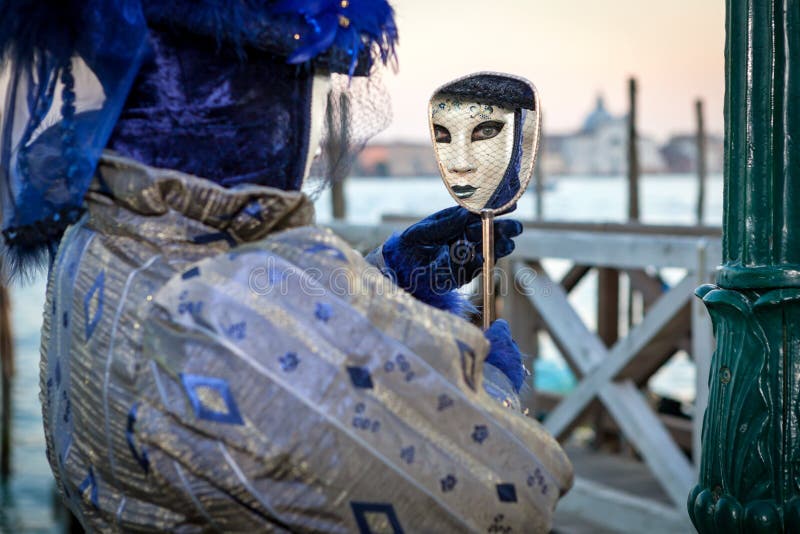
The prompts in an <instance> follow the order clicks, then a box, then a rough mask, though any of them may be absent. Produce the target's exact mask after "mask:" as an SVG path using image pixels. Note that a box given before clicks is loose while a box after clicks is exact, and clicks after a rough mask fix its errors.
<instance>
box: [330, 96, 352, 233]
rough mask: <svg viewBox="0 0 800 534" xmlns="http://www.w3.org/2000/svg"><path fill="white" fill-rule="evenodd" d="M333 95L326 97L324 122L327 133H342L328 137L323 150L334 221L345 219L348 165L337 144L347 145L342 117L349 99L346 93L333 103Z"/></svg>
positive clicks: (346, 123) (346, 154) (349, 162)
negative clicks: (326, 164) (339, 130)
mask: <svg viewBox="0 0 800 534" xmlns="http://www.w3.org/2000/svg"><path fill="white" fill-rule="evenodd" d="M333 98H334V95H333V93H331V94H329V95H328V107H327V111H326V116H325V120H326V122H327V125H328V131H329V132H335V131H337V130H338V129H339V128H342V131H341V133H340V135H339V136H329V139H328V140H327V143H326V146H325V150H326V152H327V154H326V157H327V158H328V160H329V161H328V166H329V167H330V169H329V171H330V172H331V173H332V176H330V177H329V178H330V179H331V180H332V181H333V183H332V185H331V203H332V206H331V207H332V211H333V218H334V219H345V218H347V205H346V203H345V195H344V180H345V179H346V178H347V176H346V174H347V172H349V171H350V164H351V161H349V155H348V149H347V147H343V146H342V145H341V144H339V143H347V139H348V138H349V132H348V131H347V127H348V125H349V124H350V123H349V121H347V120H342V117H347V115H348V114H349V110H350V105H351V104H350V97H349V96H348V95H347V93H346V92H344V93H341V94H340V95H339V102H338V103H337V102H334V100H333Z"/></svg>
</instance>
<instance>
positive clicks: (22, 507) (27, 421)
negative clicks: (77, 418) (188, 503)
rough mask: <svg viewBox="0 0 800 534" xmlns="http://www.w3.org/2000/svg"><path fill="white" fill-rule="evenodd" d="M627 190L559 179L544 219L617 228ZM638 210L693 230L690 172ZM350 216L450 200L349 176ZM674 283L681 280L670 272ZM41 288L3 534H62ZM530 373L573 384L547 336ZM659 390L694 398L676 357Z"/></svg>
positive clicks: (530, 211)
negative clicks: (45, 391) (45, 383)
mask: <svg viewBox="0 0 800 534" xmlns="http://www.w3.org/2000/svg"><path fill="white" fill-rule="evenodd" d="M626 187H627V186H626V183H625V180H624V179H623V178H622V177H604V178H592V177H585V176H571V177H564V178H561V179H559V180H558V181H557V183H556V185H555V188H554V189H553V190H552V191H549V192H547V193H546V196H545V202H544V211H545V217H546V218H547V219H555V220H567V221H591V222H623V221H624V220H625V218H626V213H627V208H626V205H627V204H626V191H627V189H626ZM640 187H641V204H640V208H641V212H642V214H643V217H642V220H643V222H645V223H654V224H692V223H693V222H694V217H695V216H694V213H695V207H694V203H695V199H696V197H697V190H696V187H697V184H696V180H695V178H694V177H692V176H689V175H658V176H648V177H645V178H644V179H643V180H642V182H641V184H640ZM346 198H347V206H348V214H349V219H350V220H351V221H352V222H355V223H362V224H373V223H377V222H378V221H379V220H380V218H381V215H382V214H384V213H394V214H412V215H417V216H419V217H424V216H426V215H428V214H430V213H433V212H434V211H437V210H439V209H442V208H446V207H448V206H450V205H452V199H451V197H450V196H449V194H448V193H447V192H446V191H445V189H444V187H443V186H442V184H441V181H440V180H438V179H432V178H406V179H393V180H388V179H370V178H364V179H353V180H350V181H349V182H348V183H347V188H346ZM706 199H707V205H706V214H707V216H706V220H705V221H704V222H705V223H706V224H710V225H719V224H720V221H721V219H722V178H721V176H712V177H710V178H709V181H708V188H707V194H706ZM330 204H331V202H330V193H329V192H325V193H323V194H322V195H321V196H320V198H319V199H318V200H317V220H318V221H319V222H321V223H324V222H326V221H328V220H330V218H331V210H330ZM534 209H535V199H534V196H533V195H532V194H530V193H526V194H525V196H523V197H522V199H520V201H519V203H518V210H517V214H518V216H520V217H533V215H534ZM545 267H546V268H548V269H549V270H551V272H552V273H553V274H554V275H555V274H557V273H558V272H560V271H563V270H564V269H566V268H567V265H566V264H565V262H559V261H550V262H547V263H546V264H545ZM667 275H668V276H667V277H668V278H671V279H675V277H677V276H679V275H680V273H667ZM594 283H595V282H594V279H593V278H592V277H591V276H590V277H587V278H586V279H585V280H584V281H583V282H582V283H581V284H580V285H579V286H578V287H577V288H576V290H575V291H574V292H573V295H572V297H571V298H572V301H573V304H574V305H575V306H576V307H577V309H578V313H579V314H580V315H581V317H582V318H583V319H584V321H586V322H587V324H589V325H593V324H594V321H595V317H594V314H595V312H594V308H593V305H592V304H593V302H592V299H593V292H594V289H593V287H592V286H593V284H594ZM44 291H45V283H44V280H43V279H40V280H37V281H35V282H34V283H32V284H30V285H28V286H26V287H22V288H19V287H15V288H13V289H12V304H13V306H14V311H13V327H14V334H15V343H16V359H17V375H16V379H15V381H14V389H13V399H14V413H13V440H14V448H13V452H12V454H13V457H12V469H13V472H14V474H13V476H12V477H11V480H10V481H9V483H8V484H6V485H5V486H0V532H3V533H5V532H8V533H17V532H60V526H59V525H58V523H57V521H56V518H55V517H54V516H53V509H54V507H53V504H52V502H53V496H52V491H53V479H52V476H51V474H50V468H49V466H48V465H47V460H46V458H45V446H44V434H43V431H42V422H41V408H40V406H39V386H38V361H39V328H40V326H41V320H42V308H43V303H44ZM542 342H543V343H542V354H541V358H540V359H539V360H538V361H537V365H536V369H535V377H536V385H537V387H539V388H542V389H547V390H550V391H559V392H564V391H568V390H569V389H570V388H571V387H573V385H574V378H573V377H572V375H571V374H570V372H569V370H568V369H567V367H566V365H565V364H564V362H563V360H562V359H561V357H560V356H559V355H558V351H557V350H556V349H555V347H554V346H553V345H552V343H551V342H549V341H548V340H547V339H546V338H543V340H542ZM650 387H651V388H652V389H653V390H655V391H656V392H658V393H661V394H670V395H672V396H675V397H677V398H680V399H682V400H691V398H692V397H693V393H694V368H693V366H692V364H691V362H690V361H689V360H688V358H687V357H686V356H685V355H679V356H677V357H676V358H673V360H672V362H670V364H668V365H667V366H665V367H664V368H663V369H662V371H661V372H660V373H659V374H657V375H656V376H655V377H654V379H653V380H651V382H650Z"/></svg>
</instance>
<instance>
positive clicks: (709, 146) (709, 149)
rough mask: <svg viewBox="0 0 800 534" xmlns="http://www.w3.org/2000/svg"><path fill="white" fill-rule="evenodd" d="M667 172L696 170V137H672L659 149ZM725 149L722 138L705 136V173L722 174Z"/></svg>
mask: <svg viewBox="0 0 800 534" xmlns="http://www.w3.org/2000/svg"><path fill="white" fill-rule="evenodd" d="M661 154H662V155H663V156H664V160H665V161H666V163H667V168H668V169H669V172H676V173H686V172H695V171H696V170H697V137H696V136H695V135H689V134H685V135H674V136H672V137H671V138H670V139H669V141H668V142H667V144H666V145H664V147H663V148H662V149H661ZM724 158H725V147H724V145H723V141H722V137H719V136H716V135H706V171H707V172H708V173H710V174H718V173H721V172H722V167H723V162H724Z"/></svg>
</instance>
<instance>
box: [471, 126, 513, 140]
mask: <svg viewBox="0 0 800 534" xmlns="http://www.w3.org/2000/svg"><path fill="white" fill-rule="evenodd" d="M503 126H505V124H504V123H502V122H500V121H486V122H482V123H480V124H479V125H477V126H476V127H475V129H474V130H472V140H473V141H484V140H486V139H491V138H492V137H497V134H499V133H500V131H501V130H502V129H503Z"/></svg>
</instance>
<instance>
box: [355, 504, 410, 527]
mask: <svg viewBox="0 0 800 534" xmlns="http://www.w3.org/2000/svg"><path fill="white" fill-rule="evenodd" d="M350 507H351V508H352V509H353V516H354V517H355V519H356V525H357V526H358V532H359V534H373V533H372V529H370V526H369V520H368V518H367V514H376V515H381V516H383V517H384V518H385V519H386V521H388V522H389V525H390V526H391V527H392V532H393V534H403V527H401V526H400V520H399V519H398V518H397V514H396V513H395V511H394V506H392V505H391V504H389V503H382V502H355V501H353V502H351V503H350Z"/></svg>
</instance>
